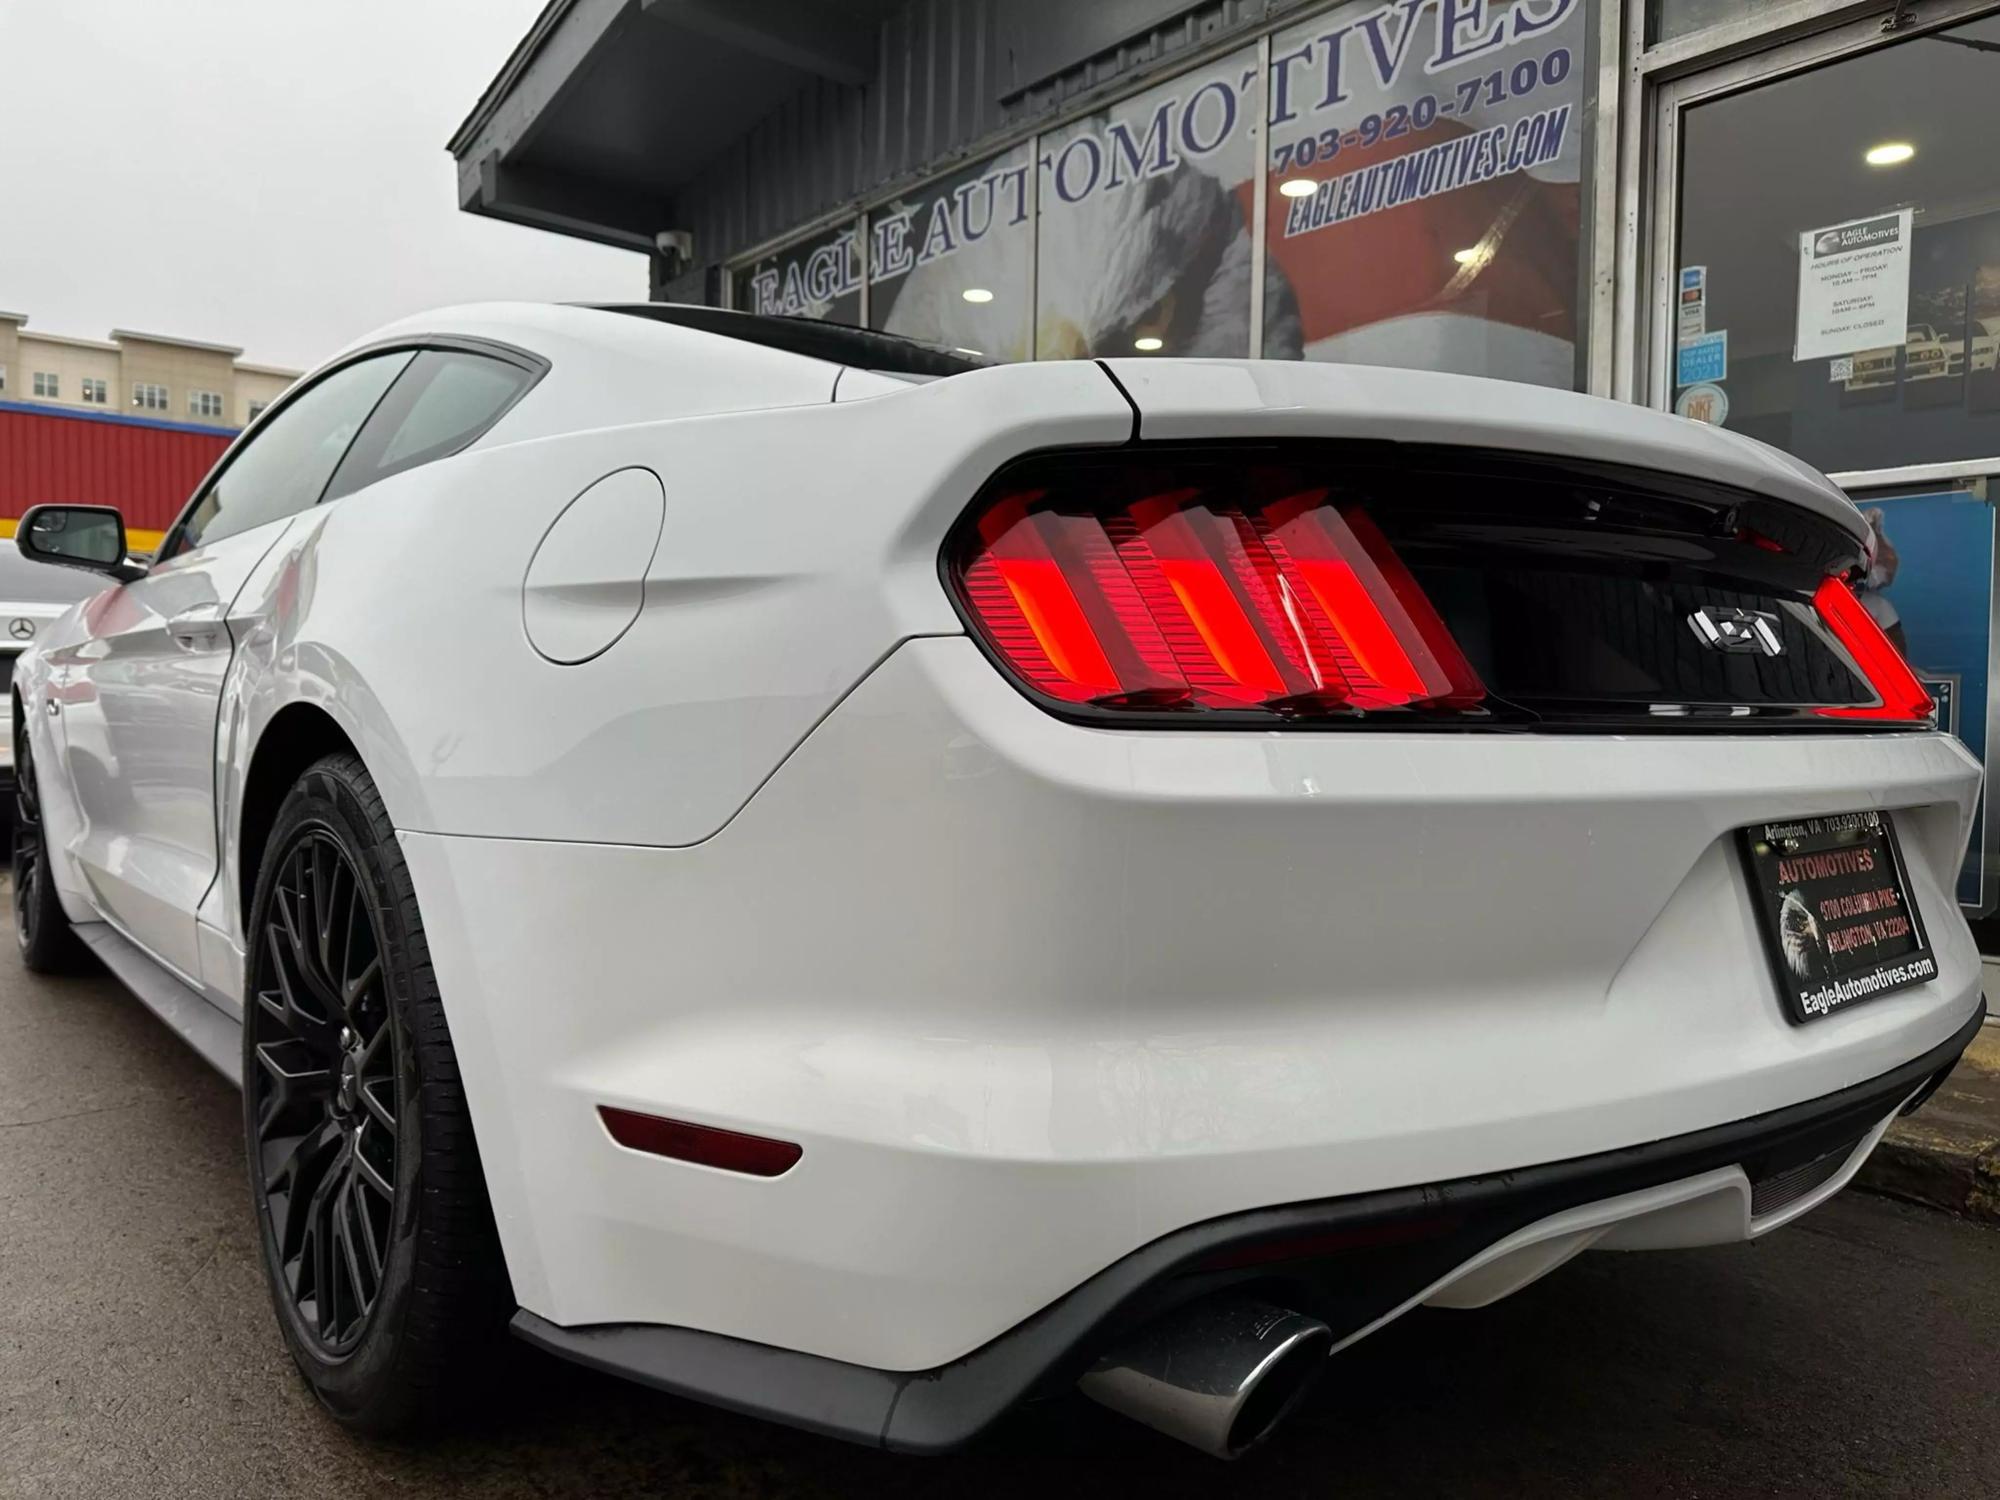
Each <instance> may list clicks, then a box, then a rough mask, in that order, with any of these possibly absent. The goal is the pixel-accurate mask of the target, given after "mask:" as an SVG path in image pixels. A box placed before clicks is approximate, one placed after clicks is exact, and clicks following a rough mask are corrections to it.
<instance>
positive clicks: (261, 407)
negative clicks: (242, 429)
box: [244, 401, 271, 426]
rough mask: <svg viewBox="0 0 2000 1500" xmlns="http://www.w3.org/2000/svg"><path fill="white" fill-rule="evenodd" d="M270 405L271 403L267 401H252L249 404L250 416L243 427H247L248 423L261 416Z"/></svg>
mask: <svg viewBox="0 0 2000 1500" xmlns="http://www.w3.org/2000/svg"><path fill="white" fill-rule="evenodd" d="M270 405H271V403H270V402H268V401H252V402H251V403H250V415H249V417H248V419H247V420H246V422H245V424H244V425H246V426H247V425H249V423H250V422H254V421H256V420H257V419H258V418H259V417H261V416H263V415H264V413H265V411H266V410H267V409H268V408H269V407H270Z"/></svg>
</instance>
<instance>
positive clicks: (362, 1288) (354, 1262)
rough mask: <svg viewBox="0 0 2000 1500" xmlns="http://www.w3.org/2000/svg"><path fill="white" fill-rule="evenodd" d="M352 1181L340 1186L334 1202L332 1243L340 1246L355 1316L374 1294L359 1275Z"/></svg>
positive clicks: (366, 1308)
mask: <svg viewBox="0 0 2000 1500" xmlns="http://www.w3.org/2000/svg"><path fill="white" fill-rule="evenodd" d="M355 1196H356V1195H355V1191H354V1179H353V1178H352V1177H350V1178H349V1179H348V1180H347V1181H346V1182H344V1183H343V1184H341V1188H340V1195H339V1197H337V1198H336V1199H335V1200H334V1205H333V1223H334V1242H335V1243H336V1244H338V1245H339V1246H340V1259H341V1264H342V1267H343V1268H344V1269H345V1270H346V1272H347V1285H348V1289H349V1290H350V1291H352V1292H353V1293H354V1298H353V1302H354V1312H355V1314H356V1315H357V1316H359V1315H360V1314H362V1313H365V1312H367V1311H368V1309H369V1307H370V1306H371V1305H372V1304H373V1303H374V1301H375V1294H374V1293H373V1292H372V1291H370V1290H369V1288H368V1286H367V1284H366V1283H365V1282H364V1281H363V1279H362V1275H361V1255H360V1252H359V1251H358V1250H356V1248H355V1244H354V1218H353V1206H354V1198H355Z"/></svg>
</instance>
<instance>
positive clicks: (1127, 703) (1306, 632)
mask: <svg viewBox="0 0 2000 1500" xmlns="http://www.w3.org/2000/svg"><path fill="white" fill-rule="evenodd" d="M953 581H954V582H955V583H956V585H957V587H958V591H959V597H960V599H961V601H962V602H963V603H964V605H965V608H966V612H967V614H968V615H969V616H970V617H971V619H972V622H973V624H974V626H975V627H976V628H977V629H978V631H979V633H980V634H981V635H982V636H983V637H984V638H985V640H986V642H987V644H988V645H989V646H991V647H992V648H993V650H994V652H995V653H996V654H997V655H998V656H999V658H1000V660H1001V661H1002V663H1003V664H1004V665H1005V666H1006V667H1007V668H1008V670H1010V671H1011V672H1013V673H1014V674H1015V675H1016V676H1018V677H1019V678H1020V679H1021V680H1022V681H1023V682H1025V683H1026V684H1027V685H1028V686H1029V687H1030V688H1032V689H1033V690H1034V691H1036V692H1038V693H1040V694H1043V695H1044V696H1046V697H1049V698H1052V699H1055V700H1057V701H1059V702H1062V703H1067V704H1080V705H1082V704H1087V705H1090V706H1092V707H1096V708H1102V709H1107V710H1113V711H1129V710H1147V709H1152V710H1158V709H1170V710H1180V709H1186V710H1191V711H1194V712H1197V713H1199V712H1200V711H1203V710H1208V711H1216V710H1224V711H1228V710H1235V711H1245V710H1248V711H1253V712H1264V713H1270V714H1273V715H1280V716H1283V717H1286V718H1293V719H1295V718H1298V717H1301V716H1309V715H1313V714H1323V713H1328V712H1349V711H1353V710H1371V709H1428V710H1443V711H1450V710H1465V709H1470V708H1474V707H1476V706H1478V705H1479V703H1480V702H1481V701H1482V700H1483V699H1484V697H1485V689H1484V687H1483V686H1482V685H1481V683H1480V681H1479V678H1478V676H1477V674H1476V673H1474V671H1473V670H1472V667H1471V665H1470V664H1469V663H1468V662H1467V661H1466V659H1465V656H1464V653H1463V652H1461V651H1460V650H1459V648H1458V646H1457V644H1456V643H1455V642H1454V641H1453V640H1452V638H1451V633H1450V632H1449V631H1448V630H1447V629H1446V628H1445V624H1444V621H1443V620H1442V619H1440V618H1439V617H1438V613H1437V611H1436V609H1434V608H1433V607H1432V605H1431V602H1430V600H1429V599H1428V598H1426V597H1425V595H1424V592H1423V590H1422V588H1421V587H1419V586H1418V584H1417V581H1416V580H1415V578H1413V577H1412V576H1411V575H1410V572H1409V570H1408V569H1407V568H1406V567H1405V566H1404V565H1403V562H1402V560H1401V559H1400V558H1399V557H1397V556H1396V554H1395V551H1394V549H1393V548H1391V547H1390V545H1389V543H1388V541H1387V539H1386V538H1385V537H1384V536H1383V535H1382V532H1381V530H1380V529H1379V528H1378V527H1377V526H1376V525H1375V524H1374V522H1373V521H1372V520H1371V519H1370V518H1369V517H1368V515H1367V514H1366V512H1365V511H1363V510H1362V509H1361V508H1360V507H1359V506H1358V505H1343V504H1340V503H1338V502H1336V501H1335V500H1333V499H1332V498H1330V496H1329V494H1328V492H1327V491H1326V490H1325V489H1312V490H1306V491H1303V492H1300V493H1296V494H1291V495H1287V496H1285V497H1284V498H1281V499H1277V500H1272V501H1269V502H1265V503H1252V504H1238V503H1235V502H1233V501H1229V500H1224V499H1220V498H1218V497H1216V496H1213V495H1211V494H1209V493H1206V492H1204V491H1202V490H1200V489H1168V490H1162V491H1160V492H1158V493H1154V494H1151V495H1147V496H1145V497H1143V498H1140V499H1136V500H1132V501H1130V502H1129V503H1120V504H1107V505H1104V506H1101V507H1089V508H1086V507H1083V506H1078V505H1071V504H1065V505H1062V506H1060V507H1056V506H1052V505H1049V504H1047V503H1045V492H1044V491H1041V490H1021V491H1015V492H1012V493H1008V494H1005V495H1003V496H1001V497H1000V498H999V499H997V500H995V501H993V502H992V503H991V504H989V505H988V506H987V507H985V508H984V509H983V510H982V511H981V512H980V513H979V515H978V516H977V518H976V520H975V522H974V524H973V525H972V526H970V527H968V528H967V530H966V532H965V535H964V540H963V543H962V545H961V546H960V547H959V549H958V551H957V553H956V555H955V556H954V558H953Z"/></svg>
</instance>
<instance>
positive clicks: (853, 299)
mask: <svg viewBox="0 0 2000 1500" xmlns="http://www.w3.org/2000/svg"><path fill="white" fill-rule="evenodd" d="M735 293H736V295H735V305H736V306H737V307H739V308H742V309H744V310H745V311H747V312H755V313H778V314H782V315H784V316H787V317H795V318H823V319H825V320H826V321H828V322H830V323H859V322H860V321H861V224H860V221H859V220H856V221H855V222H854V223H852V224H846V225H843V226H841V227H840V228H838V229H832V230H829V231H827V232H826V233H825V234H822V235H819V236H818V237H816V238H814V239H810V240H802V241H800V242H799V243H798V244H796V245H788V246H786V247H785V248H784V249H783V250H781V251H779V252H778V253H777V254H776V255H770V256H766V257H765V258H764V259H763V260H760V261H758V262H757V263H756V264H755V265H753V266H751V267H750V268H749V269H748V270H744V271H739V272H737V273H736V287H735Z"/></svg>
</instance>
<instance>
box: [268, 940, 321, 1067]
mask: <svg viewBox="0 0 2000 1500" xmlns="http://www.w3.org/2000/svg"><path fill="white" fill-rule="evenodd" d="M265 940H266V942H267V943H268V945H269V947H270V950H271V955H270V957H271V972H272V975H273V977H274V978H276V979H277V981H278V1009H277V1012H276V1014H277V1017H278V1019H279V1020H280V1021H282V1022H283V1023H284V1025H285V1027H286V1028H287V1029H288V1030H290V1031H291V1032H292V1033H293V1034H294V1035H296V1036H297V1037H298V1038H299V1039H300V1040H301V1041H303V1042H304V1043H305V1044H306V1045H307V1046H309V1047H311V1048H312V1049H313V1051H314V1052H316V1053H318V1054H319V1055H320V1056H321V1057H323V1058H327V1059H332V1058H336V1057H338V1055H339V1053H340V1042H339V1038H338V1035H337V1033H336V1031H335V1028H334V1024H333V1021H332V1020H331V1019H330V1018H328V1017H325V1016H320V1015H317V1014H315V1013H314V1012H312V1011H309V1010H307V1009H306V1008H305V1007H304V1006H302V1005H300V1004H299V985H298V984H297V983H295V982H294V976H293V973H292V970H293V967H294V965H293V964H292V963H288V962H287V961H286V960H287V957H288V956H289V957H291V958H292V959H294V960H295V959H296V958H297V951H296V949H295V948H294V946H293V942H292V940H289V939H287V938H286V937H284V936H282V935H281V934H280V933H279V932H278V931H277V929H275V928H273V929H270V930H268V931H267V932H266V934H265ZM287 950H290V952H289V955H288V951H287ZM301 977H302V976H301ZM307 988H310V985H307ZM259 998H260V999H261V998H262V993H261V992H260V994H259Z"/></svg>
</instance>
